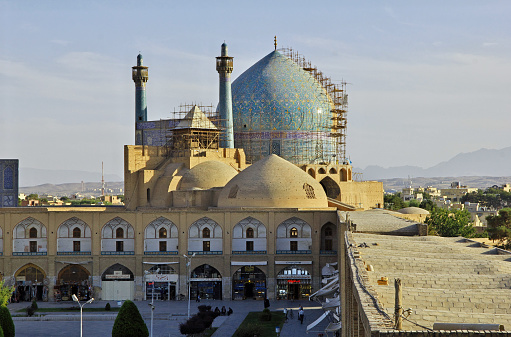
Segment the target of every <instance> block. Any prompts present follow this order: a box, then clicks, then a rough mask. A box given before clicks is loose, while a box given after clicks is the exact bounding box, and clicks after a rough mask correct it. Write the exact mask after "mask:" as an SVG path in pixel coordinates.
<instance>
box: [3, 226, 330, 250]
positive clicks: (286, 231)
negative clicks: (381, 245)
mask: <svg viewBox="0 0 511 337" xmlns="http://www.w3.org/2000/svg"><path fill="white" fill-rule="evenodd" d="M323 227H324V228H322V232H324V230H325V226H323ZM327 227H328V228H334V229H335V228H336V226H335V225H333V224H331V223H328V226H327ZM101 233H102V234H101V252H102V254H106V252H116V253H120V252H132V253H133V254H134V249H135V230H134V228H133V226H132V225H131V224H130V223H129V222H127V221H126V220H124V219H122V218H120V217H116V218H114V219H112V220H110V221H108V222H107V223H106V224H105V225H104V226H103V228H102V230H101ZM91 234H92V233H91V228H90V226H89V225H88V224H87V223H86V222H84V221H83V220H81V219H79V218H77V217H72V218H70V219H68V220H66V221H64V222H63V223H62V224H61V225H60V226H59V227H58V229H57V252H58V254H61V255H62V254H64V255H66V253H68V255H71V254H72V253H76V254H78V253H80V252H89V253H90V252H91V249H92V244H91V243H92V242H91V241H92V239H91V237H92V235H91ZM144 234H145V236H144V252H146V253H151V252H153V253H154V254H157V253H158V254H159V253H163V252H172V253H173V254H177V250H178V248H177V247H178V234H179V233H178V227H177V226H176V224H174V223H173V222H172V221H171V220H169V219H167V218H165V217H159V218H157V219H155V220H154V221H152V222H150V223H149V224H148V225H147V226H146V228H145V233H144ZM223 236H224V233H223V229H222V227H221V226H220V225H219V224H218V223H217V222H216V221H214V220H213V219H210V218H207V217H204V218H201V219H198V220H197V221H195V222H193V223H192V224H191V225H190V227H189V228H188V250H189V251H193V252H201V251H202V252H206V251H212V252H221V251H222V244H223V241H222V239H223ZM323 236H325V235H323V234H322V237H323ZM326 236H328V235H326ZM332 236H335V233H334V234H332ZM1 238H2V236H1V229H0V239H1ZM266 238H267V228H266V226H265V225H264V224H263V223H262V222H261V221H259V220H257V219H255V218H253V217H247V218H245V219H243V220H241V221H239V222H238V223H237V224H236V225H235V226H234V227H233V229H232V240H233V251H235V252H244V251H259V252H266V244H267V240H266ZM276 238H277V246H278V247H277V250H279V251H287V250H310V248H309V247H310V246H311V244H312V228H311V226H310V225H309V224H308V223H307V222H306V221H304V220H302V219H300V218H297V217H292V218H289V219H287V220H285V221H283V222H281V223H280V224H279V226H278V227H277V230H276ZM322 240H323V239H322ZM13 242H14V245H13V253H15V254H14V255H25V254H26V255H31V254H33V253H35V254H36V255H37V253H41V254H45V252H46V245H47V230H46V226H45V225H44V224H42V223H41V222H40V221H38V220H36V219H34V218H31V217H29V218H27V219H25V220H23V221H21V222H20V223H18V224H17V225H16V226H15V228H14V231H13ZM279 243H280V244H279ZM285 246H289V248H286V247H285ZM322 246H324V245H323V244H322ZM322 250H325V248H322ZM89 255H90V254H89Z"/></svg>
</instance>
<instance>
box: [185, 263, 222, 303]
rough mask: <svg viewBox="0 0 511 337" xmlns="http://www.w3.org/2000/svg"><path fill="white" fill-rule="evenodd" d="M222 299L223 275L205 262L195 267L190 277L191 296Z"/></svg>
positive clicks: (193, 297)
mask: <svg viewBox="0 0 511 337" xmlns="http://www.w3.org/2000/svg"><path fill="white" fill-rule="evenodd" d="M198 295H200V297H201V299H210V300H221V299H222V275H220V273H219V272H218V270H216V269H215V268H213V267H211V266H210V265H209V264H203V265H201V266H199V267H197V268H195V269H194V270H193V272H192V275H191V279H190V298H191V299H197V296H198Z"/></svg>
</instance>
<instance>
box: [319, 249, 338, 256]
mask: <svg viewBox="0 0 511 337" xmlns="http://www.w3.org/2000/svg"><path fill="white" fill-rule="evenodd" d="M319 254H320V255H337V251H336V250H320V251H319Z"/></svg>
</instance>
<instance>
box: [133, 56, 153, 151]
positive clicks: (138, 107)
mask: <svg viewBox="0 0 511 337" xmlns="http://www.w3.org/2000/svg"><path fill="white" fill-rule="evenodd" d="M143 63H144V60H143V58H142V54H138V56H137V66H136V67H132V68H131V69H132V78H133V82H135V144H136V145H143V144H142V139H143V137H142V135H141V134H140V135H139V134H138V133H141V132H142V131H141V130H140V131H139V130H137V127H136V123H137V122H145V121H147V101H146V96H145V84H146V82H147V80H148V79H149V71H148V68H149V67H144V66H143Z"/></svg>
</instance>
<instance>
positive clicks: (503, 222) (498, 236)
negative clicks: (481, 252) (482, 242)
mask: <svg viewBox="0 0 511 337" xmlns="http://www.w3.org/2000/svg"><path fill="white" fill-rule="evenodd" d="M486 221H487V222H488V228H487V232H488V235H489V238H490V239H492V240H498V241H499V243H500V245H501V247H502V248H504V249H509V248H511V242H510V241H509V238H510V237H511V208H503V209H501V210H500V211H499V214H497V215H488V216H487V217H486Z"/></svg>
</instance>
